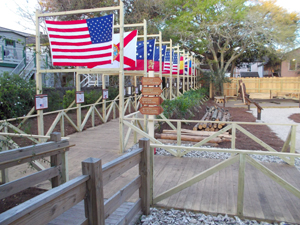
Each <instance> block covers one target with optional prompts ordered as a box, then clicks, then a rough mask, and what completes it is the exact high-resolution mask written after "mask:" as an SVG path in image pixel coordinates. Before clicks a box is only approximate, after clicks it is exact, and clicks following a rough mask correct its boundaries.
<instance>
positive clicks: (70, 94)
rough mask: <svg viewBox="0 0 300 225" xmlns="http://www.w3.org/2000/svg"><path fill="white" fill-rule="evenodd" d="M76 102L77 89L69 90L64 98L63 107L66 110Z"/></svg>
mask: <svg viewBox="0 0 300 225" xmlns="http://www.w3.org/2000/svg"><path fill="white" fill-rule="evenodd" d="M74 100H75V89H73V90H67V91H66V94H65V95H64V98H63V106H64V109H66V108H68V107H69V105H70V104H71V103H72V102H73V101H74Z"/></svg>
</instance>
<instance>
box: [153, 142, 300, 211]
mask: <svg viewBox="0 0 300 225" xmlns="http://www.w3.org/2000/svg"><path fill="white" fill-rule="evenodd" d="M153 148H162V149H166V150H167V149H168V150H173V151H174V150H175V151H176V150H178V151H179V150H182V149H185V151H208V152H225V153H231V155H232V156H231V157H230V158H229V159H226V160H224V161H223V162H220V163H218V164H217V165H215V166H213V167H211V168H209V169H207V170H205V171H203V172H201V173H199V174H197V175H195V176H193V177H192V178H190V179H188V180H187V181H185V182H183V183H181V184H178V185H176V186H175V187H172V188H171V189H169V190H167V191H165V192H163V193H161V194H159V195H157V196H153V183H154V178H153V154H151V155H150V165H151V170H150V171H151V175H150V177H151V182H150V184H151V187H150V190H151V193H150V194H151V199H152V204H156V203H158V202H159V201H161V200H163V199H166V198H168V197H170V196H172V195H174V194H176V193H178V192H180V191H182V190H184V189H186V188H188V187H190V186H191V185H193V184H195V183H197V182H199V181H201V180H203V179H206V178H207V177H209V176H211V175H213V174H214V173H216V172H218V171H220V170H222V169H224V168H226V167H228V166H230V165H232V164H234V163H236V162H239V173H238V174H239V175H238V194H237V203H236V204H237V212H236V215H238V216H243V210H244V189H245V165H246V162H247V163H249V164H251V165H252V166H253V167H255V168H257V169H258V170H260V171H261V172H262V173H264V174H265V175H266V176H268V177H270V178H271V179H272V180H273V181H275V182H276V183H278V184H279V185H280V186H282V187H283V188H285V189H286V190H288V191H289V192H291V193H292V194H293V195H295V196H296V197H298V198H300V190H299V189H297V188H296V187H294V186H293V185H291V184H290V183H289V182H287V181H286V180H284V179H283V178H281V177H280V176H278V175H277V174H276V173H274V172H273V171H271V170H270V169H268V168H267V167H266V166H264V165H263V164H261V163H260V162H258V161H256V160H254V159H253V158H252V157H250V155H253V154H256V155H270V156H278V157H280V158H287V157H289V158H293V159H294V158H295V157H298V158H299V157H300V154H299V153H284V152H264V151H253V150H237V149H222V148H201V147H183V146H166V145H159V144H151V152H153Z"/></svg>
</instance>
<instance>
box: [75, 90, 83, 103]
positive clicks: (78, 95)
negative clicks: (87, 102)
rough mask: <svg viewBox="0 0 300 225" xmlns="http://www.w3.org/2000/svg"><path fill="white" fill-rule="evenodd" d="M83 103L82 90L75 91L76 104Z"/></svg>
mask: <svg viewBox="0 0 300 225" xmlns="http://www.w3.org/2000/svg"><path fill="white" fill-rule="evenodd" d="M81 103H84V92H83V91H76V104H81Z"/></svg>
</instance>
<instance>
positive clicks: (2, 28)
mask: <svg viewBox="0 0 300 225" xmlns="http://www.w3.org/2000/svg"><path fill="white" fill-rule="evenodd" d="M0 32H7V33H15V34H18V35H20V36H23V37H29V36H31V34H28V33H25V32H21V31H17V30H11V29H8V28H5V27H0Z"/></svg>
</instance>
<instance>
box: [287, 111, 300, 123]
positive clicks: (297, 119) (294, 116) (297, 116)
mask: <svg viewBox="0 0 300 225" xmlns="http://www.w3.org/2000/svg"><path fill="white" fill-rule="evenodd" d="M289 119H291V120H293V121H294V122H295V123H300V113H295V114H292V115H290V116H289Z"/></svg>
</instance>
